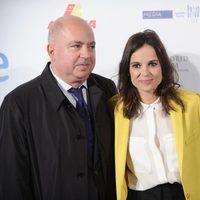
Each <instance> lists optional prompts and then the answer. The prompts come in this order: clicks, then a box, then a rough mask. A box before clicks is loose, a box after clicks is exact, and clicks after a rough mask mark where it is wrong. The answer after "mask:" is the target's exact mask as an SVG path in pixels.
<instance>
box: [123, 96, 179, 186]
mask: <svg viewBox="0 0 200 200" xmlns="http://www.w3.org/2000/svg"><path fill="white" fill-rule="evenodd" d="M141 104H142V112H141V113H140V115H139V117H137V118H136V119H133V120H132V121H131V128H130V136H129V147H128V156H127V178H128V187H129V188H130V189H133V190H146V189H150V188H152V187H155V186H156V185H159V184H163V183H174V182H179V183H181V180H180V175H179V168H178V158H177V153H176V147H175V141H174V135H173V129H172V122H171V119H170V116H169V115H167V114H165V112H164V111H163V109H162V104H161V102H160V99H159V98H158V99H157V100H156V101H155V102H154V103H152V104H150V105H147V104H144V103H141Z"/></svg>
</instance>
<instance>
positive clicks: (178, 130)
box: [170, 104, 184, 178]
mask: <svg viewBox="0 0 200 200" xmlns="http://www.w3.org/2000/svg"><path fill="white" fill-rule="evenodd" d="M172 106H173V107H174V108H175V111H170V117H171V120H172V127H173V131H174V137H175V144H176V150H177V154H178V162H179V170H180V175H181V178H182V169H183V150H184V149H183V147H184V137H183V136H184V130H183V113H182V108H181V107H180V106H178V105H177V104H173V105H172Z"/></svg>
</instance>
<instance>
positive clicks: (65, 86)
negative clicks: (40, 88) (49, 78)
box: [49, 65, 87, 92]
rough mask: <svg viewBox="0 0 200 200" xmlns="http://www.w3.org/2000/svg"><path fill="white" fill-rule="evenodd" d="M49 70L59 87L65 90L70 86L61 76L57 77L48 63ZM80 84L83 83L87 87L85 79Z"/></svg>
mask: <svg viewBox="0 0 200 200" xmlns="http://www.w3.org/2000/svg"><path fill="white" fill-rule="evenodd" d="M49 68H50V71H51V73H52V75H53V76H54V78H55V79H56V81H57V83H58V86H59V87H60V88H61V90H62V91H64V92H67V91H68V90H69V89H70V88H72V86H71V85H69V84H68V83H66V82H65V81H63V80H62V79H61V78H59V77H58V76H57V75H56V74H55V73H54V72H53V70H52V66H51V65H50V67H49ZM82 85H84V86H85V87H86V88H87V81H85V82H84V83H83V84H82ZM80 87H81V86H80Z"/></svg>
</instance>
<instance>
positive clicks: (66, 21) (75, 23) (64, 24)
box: [48, 15, 93, 44]
mask: <svg viewBox="0 0 200 200" xmlns="http://www.w3.org/2000/svg"><path fill="white" fill-rule="evenodd" d="M74 28H77V29H79V30H81V28H84V29H88V31H89V32H91V33H92V34H93V30H92V28H91V27H90V26H89V25H88V23H87V22H86V21H85V20H83V19H82V18H80V17H77V16H73V15H65V16H62V17H60V18H58V19H56V20H55V21H54V22H51V25H50V26H49V34H48V43H49V44H52V43H54V40H55V37H56V36H57V35H58V34H62V33H64V32H66V31H70V30H71V29H74Z"/></svg>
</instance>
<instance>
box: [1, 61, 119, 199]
mask: <svg viewBox="0 0 200 200" xmlns="http://www.w3.org/2000/svg"><path fill="white" fill-rule="evenodd" d="M49 64H50V63H48V64H47V66H46V68H45V69H44V71H43V72H42V74H41V75H40V76H38V77H36V78H35V79H33V80H31V81H29V82H27V83H25V84H23V85H21V86H19V87H17V88H16V89H15V90H13V91H12V92H11V93H9V94H8V95H7V96H6V97H5V99H4V101H3V103H2V106H1V109H0V199H1V200H12V199H13V200H32V199H34V200H86V199H87V198H88V184H87V181H88V180H87V179H88V176H87V173H88V163H87V145H86V137H85V135H86V134H85V131H84V125H83V123H82V121H81V118H80V117H79V115H78V114H77V112H76V110H75V108H74V107H73V106H72V104H71V103H70V102H69V101H68V99H67V98H66V97H65V96H64V94H63V93H62V91H61V90H60V88H59V87H58V85H57V82H56V80H55V78H54V77H53V76H52V74H51V72H50V69H49ZM88 93H89V96H88V98H89V100H90V104H91V108H92V112H93V119H94V130H95V138H96V139H95V141H96V147H98V152H99V158H100V161H101V166H102V171H103V180H104V184H105V185H104V186H103V187H104V188H102V190H104V189H105V188H106V194H107V199H109V200H113V199H115V178H114V173H115V170H114V155H113V154H114V146H113V145H114V144H113V143H114V130H113V121H112V113H110V112H109V109H108V105H107V101H108V99H109V98H110V97H112V96H113V95H114V94H116V87H115V85H114V82H112V81H111V80H110V79H107V78H104V77H101V76H99V75H96V74H91V75H90V76H89V78H88ZM94 174H95V176H96V177H97V180H98V170H96V169H95V165H94ZM101 187H102V185H101Z"/></svg>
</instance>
